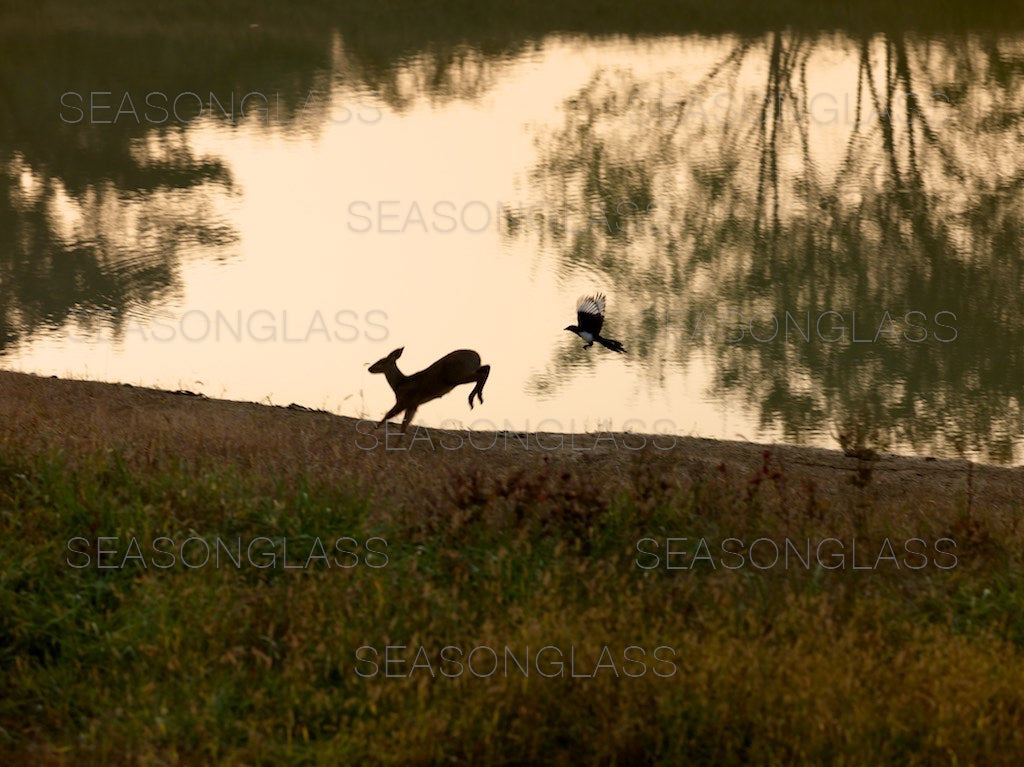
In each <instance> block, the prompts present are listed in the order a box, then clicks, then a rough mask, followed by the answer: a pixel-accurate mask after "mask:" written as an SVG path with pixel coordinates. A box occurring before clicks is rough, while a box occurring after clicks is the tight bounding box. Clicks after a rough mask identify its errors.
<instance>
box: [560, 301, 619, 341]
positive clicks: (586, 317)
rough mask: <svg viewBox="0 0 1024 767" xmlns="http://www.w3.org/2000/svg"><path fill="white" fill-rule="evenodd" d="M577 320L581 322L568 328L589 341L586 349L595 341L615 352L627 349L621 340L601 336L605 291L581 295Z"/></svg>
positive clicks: (577, 308)
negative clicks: (623, 346) (591, 294)
mask: <svg viewBox="0 0 1024 767" xmlns="http://www.w3.org/2000/svg"><path fill="white" fill-rule="evenodd" d="M576 321H577V322H578V323H579V324H578V325H570V326H569V327H567V328H566V330H570V331H572V332H573V333H575V334H576V335H578V336H579V337H580V338H582V339H583V340H584V341H586V342H587V343H586V345H584V347H583V348H584V349H589V348H590V347H591V346H593V345H594V341H597V342H598V343H599V344H601V345H602V346H603V347H605V348H606V349H611V350H612V351H613V352H620V353H622V352H624V351H626V350H625V349H623V348H622V344H621V343H620V342H619V341H615V340H612V339H611V338H602V337H601V326H602V325H604V294H603V293H598V294H597V295H593V296H581V297H580V300H579V301H577V302H576Z"/></svg>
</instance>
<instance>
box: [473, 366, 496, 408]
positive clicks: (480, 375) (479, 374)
mask: <svg viewBox="0 0 1024 767" xmlns="http://www.w3.org/2000/svg"><path fill="white" fill-rule="evenodd" d="M490 374H491V366H490V365H481V366H480V369H479V370H477V371H476V386H474V387H473V391H471V392H470V393H469V409H470V410H472V409H473V395H474V394H475V395H476V397H477V399H479V400H480V404H481V405H482V404H484V384H485V383H487V376H489V375H490Z"/></svg>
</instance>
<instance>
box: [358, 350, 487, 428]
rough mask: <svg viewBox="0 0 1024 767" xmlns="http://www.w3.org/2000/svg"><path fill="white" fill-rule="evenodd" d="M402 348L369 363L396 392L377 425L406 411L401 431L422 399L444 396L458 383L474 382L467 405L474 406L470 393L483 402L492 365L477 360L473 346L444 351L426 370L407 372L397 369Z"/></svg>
mask: <svg viewBox="0 0 1024 767" xmlns="http://www.w3.org/2000/svg"><path fill="white" fill-rule="evenodd" d="M404 350H405V347H404V346H403V347H402V348H401V349H395V350H394V351H393V352H391V354H389V355H388V356H387V357H382V358H381V359H379V360H377V361H376V362H374V363H373V364H372V365H370V372H371V373H383V374H384V377H385V378H387V379H388V385H389V386H391V388H392V389H393V390H394V392H395V406H394V407H393V408H391V409H390V410H389V411H388V412H387V413H385V414H384V417H383V418H382V419H381V420H380V423H379V424H377V428H378V429H379V428H380V427H381V426H383V425H384V424H385V423H386V422H387V420H388V419H389V418H393V417H394V416H396V415H398V414H399V413H401V412H402V411H403V410H404V411H405V418H403V419H402V432H403V433H404V432H405V427H406V426H408V425H409V422H410V421H412V419H413V416H414V415H416V409H417V408H418V407H419V406H420V405H422V404H423V403H424V402H430V400H432V399H437V398H438V397H443V396H444V395H445V394H447V393H448V392H450V391H451V390H452V389H454V388H455V387H456V386H459V385H460V384H466V383H473V382H474V381H475V382H476V386H474V387H473V391H471V392H470V393H469V408H470V410H472V409H473V397H476V398H477V399H479V400H480V404H481V405H482V404H483V402H484V384H485V383H487V376H488V375H490V372H491V366H490V365H481V364H480V355H479V354H477V353H476V352H475V351H473V350H472V349H459V350H458V351H454V352H451V353H450V354H446V355H445V356H443V357H442V358H441V359H439V360H438V361H437V362H435V363H434V364H433V365H431V366H430V367H428V368H426V369H425V370H421V371H420V372H418V373H413V374H412V375H411V376H407V375H405V374H404V373H402V371H401V370H399V369H398V358H399V357H401V356H402V352H403V351H404Z"/></svg>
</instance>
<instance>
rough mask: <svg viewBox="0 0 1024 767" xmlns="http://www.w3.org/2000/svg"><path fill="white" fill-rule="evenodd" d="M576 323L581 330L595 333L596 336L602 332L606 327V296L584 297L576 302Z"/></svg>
mask: <svg viewBox="0 0 1024 767" xmlns="http://www.w3.org/2000/svg"><path fill="white" fill-rule="evenodd" d="M576 321H577V322H578V323H579V327H580V330H585V331H586V332H588V333H593V334H594V335H595V336H596V335H597V334H598V333H600V332H601V326H602V325H604V296H603V295H602V294H600V293H598V294H597V295H594V296H582V297H581V298H580V300H579V301H577V302H576Z"/></svg>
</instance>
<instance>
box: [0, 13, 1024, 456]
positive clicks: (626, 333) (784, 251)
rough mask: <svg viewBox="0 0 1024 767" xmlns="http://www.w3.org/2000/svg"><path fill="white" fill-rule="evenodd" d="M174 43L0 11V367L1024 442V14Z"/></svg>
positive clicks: (216, 392)
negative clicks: (485, 367)
mask: <svg viewBox="0 0 1024 767" xmlns="http://www.w3.org/2000/svg"><path fill="white" fill-rule="evenodd" d="M176 34H177V36H175V33H163V32H159V31H145V30H144V31H141V32H140V31H137V30H132V31H131V32H125V33H123V34H122V35H113V36H106V37H104V35H102V34H97V33H96V32H95V31H91V32H89V33H88V34H86V33H85V32H66V33H57V32H31V33H30V32H27V31H26V30H25V29H13V28H12V29H8V30H7V31H6V33H5V40H6V41H7V48H8V50H13V51H14V52H15V55H14V56H13V57H12V58H11V59H9V60H8V64H5V65H3V68H4V82H5V85H4V86H3V87H4V89H5V90H6V93H7V104H6V106H5V107H4V108H3V109H4V113H5V114H4V119H3V124H4V127H3V131H4V138H5V141H4V143H3V147H2V148H0V164H2V167H3V170H4V172H3V174H0V184H2V192H0V219H2V220H0V290H2V296H0V365H2V366H3V367H4V368H6V369H13V370H21V371H28V372H35V373H41V374H47V375H51V374H52V375H60V376H70V377H79V378H89V379H96V380H104V381H115V382H126V383H132V384H140V385H145V386H155V387H161V388H168V389H187V390H191V391H194V392H201V393H204V394H207V395H209V396H211V397H221V398H229V399H241V400H253V401H260V402H272V403H274V404H289V403H292V402H295V403H299V404H302V405H305V406H308V407H313V408H324V409H326V410H330V411H332V412H335V413H340V414H344V415H351V416H366V417H368V418H379V417H380V416H381V415H382V414H383V413H384V411H385V410H387V409H388V408H389V407H390V406H391V404H392V403H393V396H392V394H391V391H390V389H389V388H388V386H387V383H386V381H385V380H384V378H383V376H374V375H371V374H370V373H369V372H368V370H367V365H368V364H369V363H372V362H373V361H375V360H377V359H378V358H380V357H383V356H384V355H386V354H387V353H388V352H390V351H391V350H392V349H394V348H397V347H404V353H403V356H402V358H401V360H400V362H399V366H400V367H401V368H402V369H403V371H405V372H407V373H411V372H413V371H415V370H419V369H421V368H423V367H425V366H426V365H428V364H429V363H430V362H432V361H433V360H434V359H436V358H438V357H440V356H442V355H443V354H445V353H446V352H448V351H451V350H453V349H458V348H472V349H476V350H477V351H479V352H480V354H481V356H482V358H483V361H484V362H485V363H487V364H490V365H491V376H490V380H489V381H488V383H487V387H486V390H485V392H484V398H485V403H484V404H483V405H482V406H478V407H477V408H476V409H474V410H473V411H470V410H469V408H468V406H467V404H466V399H465V397H466V395H468V392H469V387H465V389H464V390H463V389H459V390H456V392H454V393H453V394H451V395H449V396H448V397H446V398H444V399H441V400H438V401H435V402H433V403H430V404H428V405H425V406H424V407H423V408H421V409H420V410H419V413H418V415H417V419H416V420H417V423H420V424H423V425H428V426H439V425H448V426H458V425H461V426H463V427H466V428H480V429H491V428H509V429H515V430H526V429H539V430H543V431H561V432H572V431H575V432H580V431H594V430H604V429H609V430H631V431H639V432H672V433H677V434H690V435H695V436H703V437H715V438H725V439H748V440H753V441H765V442H786V443H793V444H811V445H821V446H826V447H836V446H838V442H837V437H838V436H839V435H840V434H843V435H851V439H853V438H854V437H855V436H858V435H859V436H862V437H863V438H864V440H865V441H866V442H867V443H869V444H871V445H873V446H876V447H879V446H880V447H885V448H887V449H891V450H894V451H897V452H902V453H908V454H921V455H937V456H949V457H952V456H966V457H971V458H975V459H978V460H984V461H989V462H994V463H1002V464H1022V463H1024V438H1022V433H1024V414H1022V407H1021V405H1022V402H1021V399H1022V392H1024V386H1022V384H1024V318H1022V315H1021V296H1022V290H1024V271H1022V259H1024V255H1022V254H1024V249H1022V244H1024V243H1022V238H1024V223H1022V215H1021V214H1022V211H1024V206H1022V202H1024V151H1022V148H1021V147H1022V143H1021V142H1022V140H1024V35H1022V34H1021V33H1017V32H1003V33H995V32H977V33H975V32H963V33H955V34H953V33H949V32H946V31H942V32H927V31H913V30H906V31H888V32H877V31H870V32H852V31H850V32H847V31H843V30H833V31H820V30H813V31H798V30H793V29H788V30H786V31H774V30H771V29H769V30H767V31H763V30H758V31H745V32H743V33H738V32H729V31H721V30H719V31H714V32H700V31H684V32H665V33H663V34H644V35H632V36H626V35H617V34H611V33H609V34H569V33H564V32H557V31H552V32H548V33H544V34H536V35H535V36H532V37H529V38H524V39H522V40H519V41H517V42H516V44H514V45H511V44H504V45H500V46H489V45H487V44H486V43H479V44H474V43H473V42H472V41H468V42H467V41H460V42H458V43H453V44H446V45H444V46H441V45H432V44H431V41H429V40H428V41H426V42H425V43H424V44H422V45H420V46H413V47H411V48H407V49H403V50H402V51H400V52H399V53H395V54H392V53H390V52H385V53H381V54H379V55H371V54H370V53H367V52H366V49H365V46H363V47H360V41H359V38H358V35H357V34H356V33H354V32H352V31H351V30H350V29H346V28H344V27H343V26H340V25H339V26H330V25H325V26H324V27H323V29H317V30H316V31H315V32H310V31H309V30H306V31H305V32H304V33H303V34H301V35H300V34H295V35H285V34H280V35H278V36H277V37H274V36H272V35H271V33H270V32H267V31H265V30H264V26H263V25H261V24H259V23H256V22H253V23H252V24H250V25H247V26H246V29H245V30H243V31H241V32H238V33H237V34H235V33H233V34H232V35H231V36H230V37H229V38H228V40H229V42H230V44H228V43H225V42H224V41H223V40H221V41H220V42H219V43H218V44H219V45H220V46H221V47H220V48H217V49H214V48H212V47H210V46H207V47H205V48H204V46H203V44H202V40H201V39H194V40H192V39H190V41H189V42H188V43H187V44H186V43H181V40H182V39H184V38H186V37H187V35H186V34H185V33H184V32H182V31H180V30H179V31H178V32H177V33H176ZM353 40H355V42H353ZM175 41H177V42H178V43H181V45H180V47H178V48H176V45H175ZM176 50H177V51H179V53H176ZM204 57H205V58H204ZM12 62H15V63H12ZM26 71H27V72H32V74H31V75H30V76H25V75H24V72H26ZM594 292H603V293H604V294H606V295H607V318H606V323H605V335H607V336H609V337H612V338H616V339H619V340H621V341H622V342H623V344H624V345H625V347H626V349H627V350H628V351H627V353H626V354H624V355H617V354H614V353H612V352H610V351H608V350H606V349H604V348H602V347H600V346H594V347H593V348H592V349H589V350H584V349H583V348H582V345H583V344H582V341H581V340H580V339H579V338H577V337H576V336H574V335H572V334H571V333H568V332H566V331H564V330H563V328H564V327H565V326H567V325H569V324H572V323H574V322H575V320H576V318H575V305H576V300H577V298H578V297H579V296H580V295H583V294H589V293H594ZM460 392H463V393H462V394H461V395H460Z"/></svg>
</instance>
